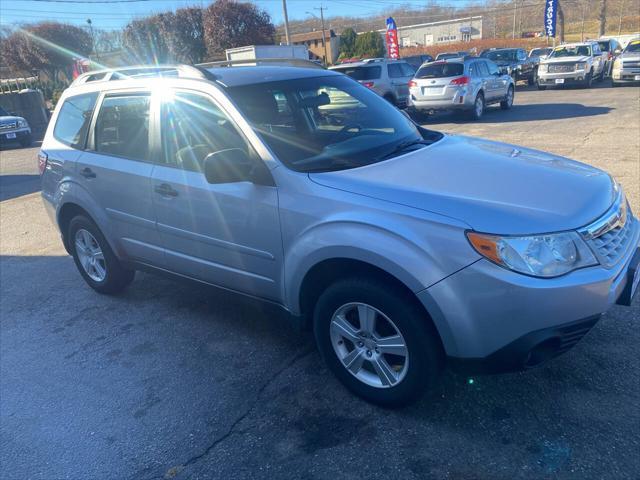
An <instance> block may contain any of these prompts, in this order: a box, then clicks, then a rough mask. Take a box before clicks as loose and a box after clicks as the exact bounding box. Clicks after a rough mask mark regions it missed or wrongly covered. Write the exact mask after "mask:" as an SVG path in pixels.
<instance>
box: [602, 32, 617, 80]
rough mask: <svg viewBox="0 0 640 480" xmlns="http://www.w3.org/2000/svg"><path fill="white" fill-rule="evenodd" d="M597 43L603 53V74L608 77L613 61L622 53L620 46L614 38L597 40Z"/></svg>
mask: <svg viewBox="0 0 640 480" xmlns="http://www.w3.org/2000/svg"><path fill="white" fill-rule="evenodd" d="M597 43H598V45H599V46H600V51H601V52H602V53H603V55H605V65H604V74H605V76H607V77H609V76H611V69H612V68H613V62H614V61H615V59H616V57H617V56H618V55H620V53H622V46H621V45H620V44H619V43H618V41H617V40H616V39H615V38H608V39H601V40H597Z"/></svg>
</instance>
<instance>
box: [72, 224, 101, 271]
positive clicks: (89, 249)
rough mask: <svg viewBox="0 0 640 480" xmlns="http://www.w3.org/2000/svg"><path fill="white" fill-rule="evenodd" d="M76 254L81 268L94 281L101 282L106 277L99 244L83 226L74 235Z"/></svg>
mask: <svg viewBox="0 0 640 480" xmlns="http://www.w3.org/2000/svg"><path fill="white" fill-rule="evenodd" d="M75 247H76V254H77V255H78V260H79V261H80V265H82V269H83V270H84V271H85V273H86V274H87V275H88V276H89V278H91V280H93V281H95V282H103V281H104V279H105V278H106V277H107V265H106V262H105V259H104V254H103V253H102V249H101V248H100V244H99V243H98V241H97V240H96V238H95V237H94V236H93V235H92V234H91V233H90V232H89V231H88V230H85V229H84V228H81V229H79V230H78V231H77V232H76V236H75Z"/></svg>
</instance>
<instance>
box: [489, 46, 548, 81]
mask: <svg viewBox="0 0 640 480" xmlns="http://www.w3.org/2000/svg"><path fill="white" fill-rule="evenodd" d="M480 56H481V57H482V58H488V59H489V60H491V61H493V62H494V63H495V64H496V65H498V67H500V68H502V69H504V71H505V72H506V73H508V74H509V75H511V76H512V77H513V80H514V81H515V82H517V81H518V80H526V82H527V83H528V84H529V85H534V84H535V83H536V74H537V69H538V62H537V61H535V60H534V59H532V58H530V57H528V56H527V52H526V51H525V50H524V49H522V48H492V49H490V50H485V51H483V52H482V53H481V54H480Z"/></svg>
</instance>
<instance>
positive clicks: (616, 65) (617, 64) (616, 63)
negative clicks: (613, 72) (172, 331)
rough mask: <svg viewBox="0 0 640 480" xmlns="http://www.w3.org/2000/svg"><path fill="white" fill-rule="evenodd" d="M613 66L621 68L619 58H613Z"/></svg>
mask: <svg viewBox="0 0 640 480" xmlns="http://www.w3.org/2000/svg"><path fill="white" fill-rule="evenodd" d="M613 68H622V60H621V59H620V58H616V59H615V60H614V62H613Z"/></svg>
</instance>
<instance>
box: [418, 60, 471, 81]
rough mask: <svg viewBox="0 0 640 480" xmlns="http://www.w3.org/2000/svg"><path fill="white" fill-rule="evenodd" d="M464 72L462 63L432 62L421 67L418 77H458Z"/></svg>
mask: <svg viewBox="0 0 640 480" xmlns="http://www.w3.org/2000/svg"><path fill="white" fill-rule="evenodd" d="M463 73H464V65H463V64H462V63H444V62H443V63H430V64H429V65H424V66H422V67H420V70H418V72H417V73H416V78H446V77H457V76H459V75H462V74H463Z"/></svg>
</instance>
